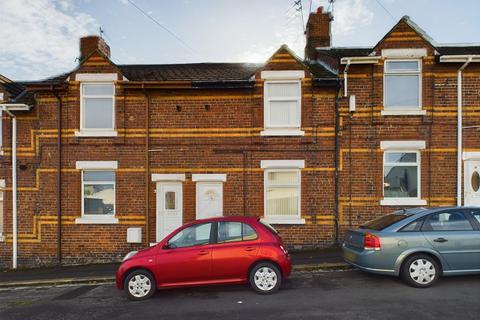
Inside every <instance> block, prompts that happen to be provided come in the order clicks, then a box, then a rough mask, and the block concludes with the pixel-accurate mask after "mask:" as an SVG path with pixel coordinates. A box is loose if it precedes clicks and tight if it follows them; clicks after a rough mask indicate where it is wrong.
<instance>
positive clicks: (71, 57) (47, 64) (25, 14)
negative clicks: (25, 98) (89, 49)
mask: <svg viewBox="0 0 480 320" xmlns="http://www.w3.org/2000/svg"><path fill="white" fill-rule="evenodd" d="M96 29H97V23H96V22H95V19H94V18H93V17H92V16H90V15H88V14H86V13H82V12H79V11H77V9H76V7H75V5H74V3H73V1H71V0H9V1H0V39H2V45H1V46H0V73H1V72H2V70H8V72H9V74H5V75H6V76H7V77H11V78H14V79H19V78H20V79H29V80H30V79H41V78H45V77H49V76H52V75H55V74H58V73H61V72H65V71H67V70H69V69H72V68H73V67H74V66H75V58H76V57H77V56H78V38H79V37H81V36H84V35H86V34H90V33H93V32H94V31H95V30H96Z"/></svg>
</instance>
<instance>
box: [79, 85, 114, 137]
mask: <svg viewBox="0 0 480 320" xmlns="http://www.w3.org/2000/svg"><path fill="white" fill-rule="evenodd" d="M80 118H81V120H80V121H81V125H80V126H81V130H82V131H113V130H114V127H115V86H114V84H113V83H82V85H81V111H80Z"/></svg>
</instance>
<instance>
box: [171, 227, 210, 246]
mask: <svg viewBox="0 0 480 320" xmlns="http://www.w3.org/2000/svg"><path fill="white" fill-rule="evenodd" d="M211 230H212V223H203V224H198V225H193V226H190V227H188V228H185V229H183V230H180V231H179V232H178V233H177V234H175V235H174V236H173V237H171V238H170V240H168V246H169V247H170V248H172V249H173V248H185V247H193V246H202V245H205V244H209V243H210V232H211Z"/></svg>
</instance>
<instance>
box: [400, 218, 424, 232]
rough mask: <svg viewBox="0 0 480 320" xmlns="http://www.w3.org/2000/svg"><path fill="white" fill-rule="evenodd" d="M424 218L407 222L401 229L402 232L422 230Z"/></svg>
mask: <svg viewBox="0 0 480 320" xmlns="http://www.w3.org/2000/svg"><path fill="white" fill-rule="evenodd" d="M422 223H423V219H417V220H415V221H412V222H410V223H409V224H407V225H406V226H405V227H403V228H402V229H400V232H415V231H420V228H421V227H422Z"/></svg>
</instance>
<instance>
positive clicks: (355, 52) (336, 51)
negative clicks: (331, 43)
mask: <svg viewBox="0 0 480 320" xmlns="http://www.w3.org/2000/svg"><path fill="white" fill-rule="evenodd" d="M372 49H373V48H372V47H356V48H355V47H351V48H346V47H331V48H318V49H317V52H319V53H326V54H328V55H330V56H333V57H335V58H343V57H363V56H368V55H369V54H370V53H371V52H372Z"/></svg>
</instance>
